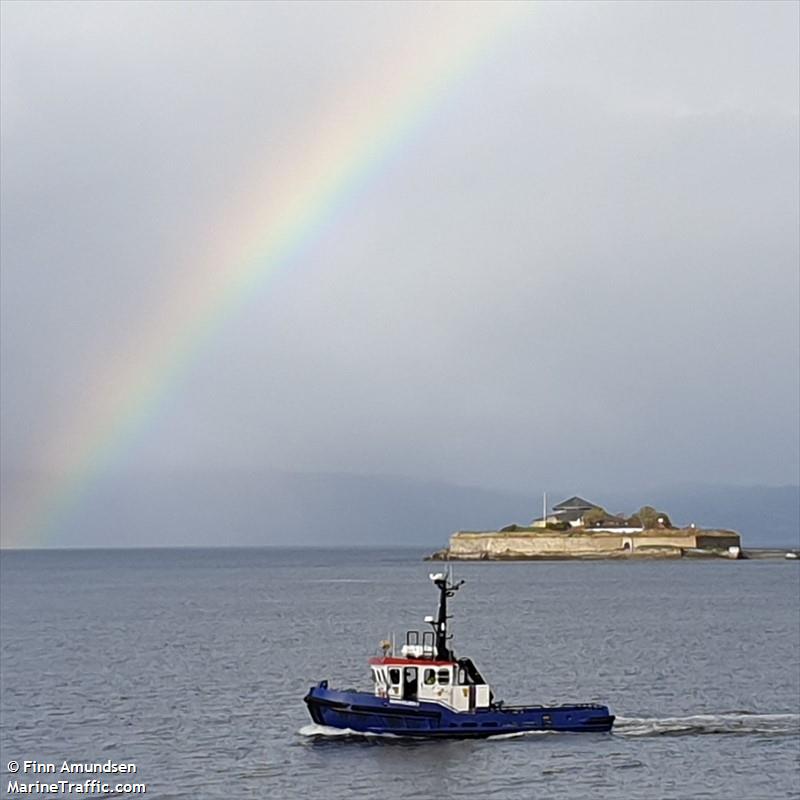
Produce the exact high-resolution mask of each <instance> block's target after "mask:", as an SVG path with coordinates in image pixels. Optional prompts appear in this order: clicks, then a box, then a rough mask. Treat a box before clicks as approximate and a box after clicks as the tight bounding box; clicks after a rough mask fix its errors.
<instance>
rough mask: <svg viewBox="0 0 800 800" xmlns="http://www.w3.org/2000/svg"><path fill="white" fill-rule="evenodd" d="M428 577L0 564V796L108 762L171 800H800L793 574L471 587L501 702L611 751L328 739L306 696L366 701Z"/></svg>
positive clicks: (209, 558)
mask: <svg viewBox="0 0 800 800" xmlns="http://www.w3.org/2000/svg"><path fill="white" fill-rule="evenodd" d="M421 556H422V553H421V552H419V551H410V550H389V551H386V550H385V551H378V550H273V549H256V550H244V549H241V550H139V551H41V552H3V553H2V556H0V569H1V570H2V573H1V575H0V579H1V580H0V593H1V596H0V601H1V602H0V623H1V627H0V644H1V646H2V660H1V661H0V681H1V688H2V713H1V714H0V746H1V749H2V757H1V758H0V770H1V771H2V791H3V792H4V793H5V791H6V788H7V785H8V780H9V777H10V776H9V774H8V772H7V771H6V764H7V762H8V761H9V760H11V759H16V760H18V761H23V760H25V759H28V760H38V761H40V762H59V763H60V762H61V761H63V760H64V759H67V760H79V761H105V760H107V759H112V760H115V761H125V762H131V761H132V762H134V763H135V764H136V765H137V767H138V773H137V775H136V780H139V781H144V782H146V783H147V784H148V794H147V796H149V797H157V798H164V799H165V800H166V798H296V797H302V798H317V797H319V798H370V799H371V798H387V799H388V798H408V797H412V796H413V797H420V798H433V797H453V798H460V797H475V798H487V797H491V798H533V797H535V798H550V797H553V798H556V797H557V798H559V799H560V800H569V799H570V798H576V800H577V798H581V799H582V798H588V797H603V798H630V799H631V800H637V799H638V798H642V799H645V798H646V799H647V800H653V798H676V800H685V799H687V798H725V800H739V799H741V800H757V799H758V798H769V800H772V799H773V798H797V797H800V767H799V766H798V764H799V760H800V716H798V714H800V567H799V565H798V563H797V562H783V561H751V562H728V561H693V562H690V563H687V562H672V561H664V562H638V563H619V562H594V563H569V562H559V563H529V564H524V563H517V564H486V563H483V564H463V565H456V572H457V577H459V578H465V579H466V580H467V583H466V585H465V586H464V588H463V589H462V590H461V592H460V593H459V595H458V596H457V598H456V600H455V602H454V604H453V613H454V614H455V619H454V625H453V630H454V633H455V635H456V639H455V643H456V649H457V651H459V652H460V653H461V654H462V655H470V656H471V657H472V658H473V659H474V660H475V661H476V663H477V664H478V666H479V667H480V668H481V670H482V671H483V672H484V674H486V675H487V677H488V678H489V680H490V681H491V682H492V683H493V685H494V688H495V693H496V695H497V696H498V697H499V698H502V699H504V700H506V702H509V703H512V702H513V703H520V702H524V701H530V702H539V703H549V702H559V703H560V702H568V701H578V702H588V701H600V702H603V703H607V704H608V705H609V706H610V707H611V708H612V711H613V713H616V714H617V715H618V717H619V721H618V725H617V727H616V730H615V732H614V733H613V734H577V735H575V734H573V735H569V734H539V735H527V736H521V737H518V738H511V739H490V740H481V741H453V742H427V743H426V742H409V741H406V740H391V739H385V738H371V739H368V740H363V739H362V740H352V739H344V738H341V737H332V736H324V735H321V734H323V733H324V731H322V730H320V729H317V728H315V727H314V726H313V725H311V724H310V720H309V718H308V717H307V714H306V710H305V706H304V704H303V702H302V697H303V695H304V693H305V692H306V690H307V689H308V687H309V686H310V685H311V684H312V683H315V682H317V681H318V680H319V679H321V678H329V679H331V681H332V683H333V684H334V685H338V686H341V687H349V686H360V687H362V688H366V687H367V686H368V672H367V668H366V659H367V657H368V656H370V655H372V654H373V653H375V652H376V646H377V643H378V641H379V640H380V639H383V638H385V637H386V636H387V634H388V633H389V632H390V631H391V630H396V631H397V633H398V635H399V634H400V633H402V631H403V630H404V629H405V628H406V627H417V626H418V627H422V625H421V618H422V617H423V616H424V615H425V614H429V613H433V612H434V611H435V603H436V593H435V591H434V590H433V589H432V587H431V585H430V582H429V581H428V579H427V574H428V572H429V571H430V568H431V565H429V564H424V563H422V562H421V560H420V558H421ZM436 568H437V569H438V568H439V566H438V565H437V566H436ZM418 623H419V625H418ZM17 777H19V776H17ZM27 779H28V780H32V779H33V778H31V777H30V776H29V777H28V778H27Z"/></svg>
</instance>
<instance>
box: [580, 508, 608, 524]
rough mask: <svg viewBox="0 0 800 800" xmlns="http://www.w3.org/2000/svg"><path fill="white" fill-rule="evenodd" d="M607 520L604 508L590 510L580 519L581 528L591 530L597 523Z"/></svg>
mask: <svg viewBox="0 0 800 800" xmlns="http://www.w3.org/2000/svg"><path fill="white" fill-rule="evenodd" d="M607 518H608V511H606V510H605V509H604V508H600V507H598V508H592V509H589V511H587V512H586V513H585V514H584V515H583V517H582V519H583V527H584V528H593V527H594V526H595V525H597V523H598V522H601V523H602V522H605V520H606V519H607Z"/></svg>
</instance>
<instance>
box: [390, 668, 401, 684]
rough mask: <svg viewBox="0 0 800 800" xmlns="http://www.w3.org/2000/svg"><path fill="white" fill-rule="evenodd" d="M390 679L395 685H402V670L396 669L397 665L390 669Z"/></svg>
mask: <svg viewBox="0 0 800 800" xmlns="http://www.w3.org/2000/svg"><path fill="white" fill-rule="evenodd" d="M389 680H390V681H391V682H392V683H393V684H394V685H395V686H399V685H400V670H399V669H396V668H395V667H392V669H390V670H389Z"/></svg>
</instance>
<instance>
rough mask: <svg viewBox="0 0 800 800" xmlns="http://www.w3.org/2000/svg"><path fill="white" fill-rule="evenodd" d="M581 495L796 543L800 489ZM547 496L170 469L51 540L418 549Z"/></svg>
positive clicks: (757, 541)
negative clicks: (649, 506)
mask: <svg viewBox="0 0 800 800" xmlns="http://www.w3.org/2000/svg"><path fill="white" fill-rule="evenodd" d="M576 493H579V494H581V495H582V496H584V497H586V498H587V499H589V500H592V501H595V502H597V503H601V504H603V505H604V506H605V507H606V508H607V510H609V511H611V512H612V513H614V512H619V511H624V512H628V513H630V512H632V511H635V510H636V509H638V508H639V507H640V506H641V505H643V504H644V503H650V504H652V505H655V506H657V507H658V508H659V509H661V510H664V511H666V512H668V513H669V514H670V516H671V518H672V520H673V522H675V523H676V524H682V523H683V524H688V523H689V522H694V523H696V524H697V525H700V526H703V527H718V528H732V529H734V530H737V531H739V532H740V533H741V534H742V537H743V542H744V544H745V546H751V547H757V546H770V545H774V546H786V547H788V546H794V547H797V546H798V545H800V487H797V486H785V487H731V486H686V487H669V488H662V489H653V490H648V491H642V492H626V493H617V494H612V493H608V492H606V493H603V492H602V491H597V492H596V491H592V490H591V489H589V488H584V487H581V486H575V487H569V488H568V489H567V490H565V491H564V492H562V493H556V492H553V493H549V494H548V505H552V504H553V503H556V502H558V501H560V500H562V499H564V498H565V497H568V496H569V495H571V494H576ZM540 513H541V497H535V496H533V495H524V494H520V493H513V492H508V493H504V492H497V491H491V490H487V489H480V488H472V487H464V486H454V485H451V484H447V483H441V482H434V481H422V480H413V479H409V478H402V477H393V476H357V475H347V474H340V473H315V474H299V473H275V472H263V473H258V472H243V473H236V472H225V473H202V472H200V473H192V474H187V473H174V474H170V475H159V476H145V477H141V476H139V477H137V478H135V479H133V478H130V477H129V478H127V479H126V480H125V481H119V482H115V483H112V484H110V485H108V484H107V485H106V486H105V487H104V488H103V489H102V491H96V492H95V493H94V494H93V495H92V496H91V497H89V498H87V499H86V501H85V502H84V503H83V504H82V505H81V508H80V509H79V510H78V513H76V514H75V515H74V516H73V517H72V518H71V519H70V521H69V525H68V528H67V529H66V530H64V531H62V532H61V533H60V535H59V536H58V537H57V538H53V539H52V540H51V542H50V543H51V544H54V545H64V546H127V547H131V546H153V545H196V546H205V545H269V544H274V545H322V546H324V545H331V546H335V545H375V546H385V545H421V546H426V547H427V546H430V547H440V546H442V545H444V544H446V543H447V541H448V539H449V536H450V534H451V533H452V532H453V531H456V530H459V529H473V530H474V529H481V528H483V529H492V528H498V527H502V526H503V525H506V524H508V523H511V522H517V523H527V522H529V521H530V520H531V519H533V518H534V517H536V516H539V515H540Z"/></svg>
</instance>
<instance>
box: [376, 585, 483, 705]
mask: <svg viewBox="0 0 800 800" xmlns="http://www.w3.org/2000/svg"><path fill="white" fill-rule="evenodd" d="M431 580H433V581H434V583H436V584H437V586H438V587H439V589H440V591H441V597H440V601H439V610H438V614H437V618H436V620H434V618H433V617H426V618H425V621H426V622H428V623H429V624H430V625H432V627H433V630H431V631H417V630H412V631H408V632H407V633H406V636H405V643H404V644H403V645H402V646H401V647H400V654H399V655H397V656H396V655H394V654H393V652H391V651H393V649H394V648H393V647H392V645H391V643H390V642H388V641H387V642H384V643H383V648H384V655H383V656H382V657H378V658H372V659H370V669H371V670H372V680H373V684H374V691H375V695H376V696H377V697H382V698H388V699H389V700H390V701H396V702H400V703H419V702H422V701H424V702H429V703H438V704H440V705H445V706H448V707H449V708H451V709H453V710H455V711H474V710H476V709H480V708H489V707H490V706H491V703H492V692H491V690H490V688H489V685H488V684H487V683H486V681H485V680H484V678H483V676H482V675H481V674H480V672H479V671H478V669H477V668H476V667H475V665H474V664H473V663H472V661H471V660H470V659H469V658H456V657H455V654H454V653H453V652H452V651H451V650H450V649H449V647H448V641H449V638H450V637H449V636H448V635H447V597H448V596H452V594H453V593H454V592H455V590H456V589H458V586H460V585H461V584H458V585H455V586H453V585H450V584H448V583H447V581H446V579H445V576H444V575H431Z"/></svg>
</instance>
